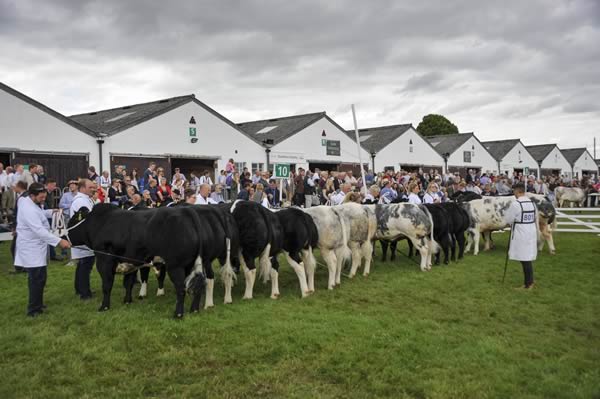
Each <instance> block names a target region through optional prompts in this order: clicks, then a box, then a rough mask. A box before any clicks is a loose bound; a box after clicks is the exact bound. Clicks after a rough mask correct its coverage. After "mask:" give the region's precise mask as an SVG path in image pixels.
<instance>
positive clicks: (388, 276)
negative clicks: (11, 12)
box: [0, 234, 600, 398]
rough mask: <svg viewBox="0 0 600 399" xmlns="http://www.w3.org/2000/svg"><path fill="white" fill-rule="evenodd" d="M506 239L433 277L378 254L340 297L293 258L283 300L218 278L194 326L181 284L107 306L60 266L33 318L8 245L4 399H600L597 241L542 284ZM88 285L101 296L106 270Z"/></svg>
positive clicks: (578, 239) (548, 272)
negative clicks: (507, 256) (308, 290)
mask: <svg viewBox="0 0 600 399" xmlns="http://www.w3.org/2000/svg"><path fill="white" fill-rule="evenodd" d="M494 238H495V240H496V244H497V248H496V249H495V250H494V251H492V252H483V253H481V254H480V255H479V256H477V257H474V256H472V255H468V256H467V257H466V258H465V259H464V260H463V261H461V262H459V263H456V264H451V265H450V266H449V267H444V266H442V267H434V268H433V270H432V271H431V272H428V273H422V272H420V271H418V267H417V265H416V264H414V263H413V262H412V261H410V260H408V259H407V258H404V257H402V256H400V257H399V259H397V260H396V262H395V263H391V262H389V261H388V262H386V263H382V262H380V261H379V260H377V261H376V262H375V265H374V267H373V269H372V273H371V275H370V276H369V277H368V278H364V277H362V276H357V277H356V278H355V279H353V280H349V279H347V278H343V280H342V286H341V288H339V289H336V290H334V291H327V289H326V285H327V278H326V270H325V269H324V268H322V267H319V268H318V273H317V276H316V285H317V291H316V293H315V294H314V295H313V296H311V297H309V298H306V299H304V300H302V299H300V298H299V289H298V283H297V279H296V276H295V274H294V273H293V272H292V271H291V269H290V268H289V267H287V265H286V264H285V262H282V272H281V276H280V289H281V293H282V297H281V298H280V299H279V300H271V299H269V298H268V295H269V293H270V287H269V286H268V285H263V284H262V283H261V282H259V281H257V284H256V287H255V299H254V300H252V301H242V300H241V297H242V294H243V292H242V290H243V286H244V284H243V281H241V280H243V277H239V279H240V280H239V281H238V283H237V284H236V287H235V288H234V304H233V305H227V306H225V305H223V304H222V299H223V289H222V284H220V282H217V284H216V289H215V303H216V304H217V306H216V308H214V309H212V310H209V311H202V312H201V313H200V314H196V315H189V314H188V315H186V318H185V320H184V321H175V320H172V319H171V318H170V316H171V315H172V312H173V310H174V302H175V298H174V295H173V289H172V286H171V284H170V282H168V283H167V285H166V288H167V295H166V296H165V297H160V298H157V297H155V296H154V292H155V289H156V281H155V279H154V278H153V277H152V278H151V282H150V289H149V294H150V296H149V298H148V299H146V300H144V301H138V300H136V301H135V302H134V304H132V305H128V306H126V305H124V304H122V297H123V294H124V290H123V288H122V285H121V278H118V279H117V282H116V283H115V287H114V289H113V299H112V300H113V307H112V309H111V310H110V311H109V312H106V313H98V312H97V311H96V309H97V307H98V306H99V298H98V297H96V298H94V299H93V300H92V301H87V302H80V301H79V300H78V299H77V298H76V297H75V295H74V292H73V273H74V268H72V267H66V266H63V265H62V264H59V263H53V264H52V265H51V266H50V267H49V274H48V284H47V287H46V303H47V304H48V311H49V312H48V314H45V315H43V316H41V317H38V318H36V319H29V318H26V317H25V308H26V301H27V278H26V276H24V275H9V274H8V271H9V270H10V269H11V267H10V264H11V262H10V261H9V254H8V245H7V243H3V244H1V245H0V309H1V311H0V318H1V320H0V354H1V356H0V370H2V371H3V373H2V374H3V378H2V382H1V383H0V398H28V397H31V398H69V397H74V398H100V397H102V398H112V397H115V398H135V397H146V398H149V397H157V398H166V397H179V398H180V397H194V398H202V397H210V398H253V397H268V398H308V397H310V398H339V397H345V398H370V397H392V398H404V397H406V398H558V397H564V398H590V397H599V395H600V321H599V319H598V317H599V314H600V292H599V290H598V281H600V279H599V272H600V271H599V268H600V262H599V261H598V259H599V255H600V238H599V237H597V236H595V235H583V234H581V235H580V234H571V235H567V234H562V235H557V237H556V243H557V248H558V255H556V256H554V257H552V256H550V255H548V254H547V252H544V253H543V254H541V256H540V257H539V258H538V261H537V262H535V265H534V268H535V273H536V284H537V287H536V288H535V289H534V290H533V291H531V292H523V291H515V290H514V289H513V288H514V287H515V286H518V285H519V284H521V283H522V272H521V269H520V265H519V264H518V263H516V262H511V263H510V264H509V270H508V275H507V279H506V283H505V284H504V285H503V284H501V277H502V271H503V267H504V253H505V252H504V250H505V248H506V239H507V234H499V235H495V236H494ZM399 248H400V249H401V250H402V251H403V252H405V253H406V244H402V245H400V246H399ZM378 254H379V251H378ZM167 280H168V279H167ZM92 286H93V288H94V289H95V292H96V293H97V294H98V293H99V291H100V280H99V277H98V274H97V273H96V272H95V271H94V273H93V280H92ZM138 288H139V286H136V292H137V289H138ZM188 305H189V300H188ZM187 308H188V306H186V311H187Z"/></svg>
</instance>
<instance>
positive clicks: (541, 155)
mask: <svg viewBox="0 0 600 399" xmlns="http://www.w3.org/2000/svg"><path fill="white" fill-rule="evenodd" d="M555 147H556V144H539V145H528V146H526V147H525V148H527V151H529V153H530V154H531V156H532V157H533V158H534V159H535V160H536V161H537V162H542V161H543V160H544V159H546V157H547V156H548V155H549V154H550V153H551V152H552V150H553V149H554V148H555Z"/></svg>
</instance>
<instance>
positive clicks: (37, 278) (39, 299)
mask: <svg viewBox="0 0 600 399" xmlns="http://www.w3.org/2000/svg"><path fill="white" fill-rule="evenodd" d="M26 269H27V273H28V274H29V278H28V285H29V304H28V305H27V315H28V316H35V315H36V314H37V313H42V312H43V306H44V287H46V275H47V273H46V269H47V267H46V266H41V267H27V268H26Z"/></svg>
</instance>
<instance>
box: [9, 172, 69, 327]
mask: <svg viewBox="0 0 600 399" xmlns="http://www.w3.org/2000/svg"><path fill="white" fill-rule="evenodd" d="M47 194H48V192H47V191H46V189H45V188H44V185H42V184H40V183H32V184H31V185H30V186H29V192H28V196H27V197H25V198H22V199H21V200H20V201H19V213H18V214H17V246H16V249H17V251H16V254H15V266H20V267H23V268H24V269H25V270H27V273H28V275H29V279H28V285H29V303H28V305H27V316H30V317H35V316H37V315H39V314H41V313H43V312H44V287H45V286H46V276H47V270H46V267H47V265H48V261H47V256H48V245H52V246H56V245H60V247H61V248H69V247H70V246H71V245H70V244H69V242H68V241H66V240H61V239H60V238H59V237H57V236H55V235H53V234H52V233H50V225H49V224H48V218H51V217H52V213H53V212H56V210H53V209H48V210H43V209H42V208H41V207H40V204H43V203H44V201H46V195H47Z"/></svg>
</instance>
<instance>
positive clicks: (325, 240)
mask: <svg viewBox="0 0 600 399" xmlns="http://www.w3.org/2000/svg"><path fill="white" fill-rule="evenodd" d="M304 212H306V213H307V214H308V215H309V216H310V217H312V219H313V222H314V223H315V226H316V227H317V232H318V238H319V239H318V243H317V246H318V247H319V250H320V252H321V256H322V257H323V259H324V260H325V263H326V264H327V269H328V270H329V281H328V282H327V288H328V289H330V290H332V289H333V288H334V287H335V286H336V284H340V283H341V272H342V267H343V265H344V262H345V261H346V260H347V259H351V258H352V251H351V250H350V247H349V246H348V243H349V237H350V226H349V225H348V223H347V221H346V218H345V217H343V216H341V215H340V213H338V212H336V211H335V207H332V206H315V207H311V208H308V209H305V210H304ZM311 256H312V254H311ZM303 259H304V262H305V264H306V262H307V261H308V262H310V260H309V259H307V258H306V257H304V258H303ZM307 277H308V289H309V290H310V291H314V289H315V281H314V273H312V274H309V275H308V276H307Z"/></svg>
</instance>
